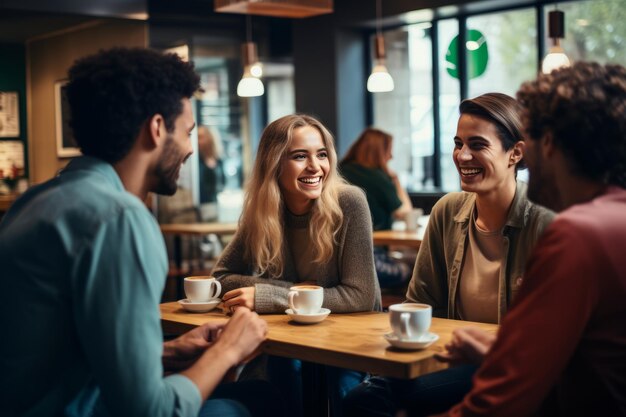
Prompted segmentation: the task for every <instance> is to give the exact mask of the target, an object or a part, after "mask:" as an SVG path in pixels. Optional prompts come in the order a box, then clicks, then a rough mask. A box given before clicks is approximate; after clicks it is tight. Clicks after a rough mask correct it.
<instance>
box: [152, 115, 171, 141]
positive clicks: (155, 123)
mask: <svg viewBox="0 0 626 417" xmlns="http://www.w3.org/2000/svg"><path fill="white" fill-rule="evenodd" d="M166 133H167V129H166V128H165V119H164V118H163V116H161V115H160V114H159V113H157V114H155V115H153V116H152V117H150V120H149V121H148V140H149V143H150V144H151V145H152V146H154V147H158V146H159V145H160V144H161V143H162V142H163V139H165V135H166Z"/></svg>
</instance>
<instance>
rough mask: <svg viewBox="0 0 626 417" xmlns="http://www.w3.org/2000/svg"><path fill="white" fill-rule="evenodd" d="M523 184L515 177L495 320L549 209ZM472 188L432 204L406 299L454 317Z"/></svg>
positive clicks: (508, 298) (518, 282)
mask: <svg viewBox="0 0 626 417" xmlns="http://www.w3.org/2000/svg"><path fill="white" fill-rule="evenodd" d="M526 189H527V184H526V183H524V182H521V181H517V188H516V191H515V197H514V199H513V204H512V206H511V209H510V211H509V215H508V217H507V220H506V223H505V226H504V228H503V230H502V234H503V236H504V246H503V248H502V250H503V252H504V257H503V262H502V268H501V270H500V294H499V297H498V322H500V320H501V319H502V317H503V316H504V313H506V311H507V310H508V308H509V306H510V304H511V301H512V300H513V299H514V298H515V296H516V294H517V292H518V290H519V288H520V286H521V284H522V276H523V274H524V268H525V266H526V260H527V258H528V256H529V255H530V252H531V251H532V249H533V247H534V246H535V243H536V242H537V240H538V239H539V237H540V236H541V234H542V233H543V231H544V229H545V228H546V226H547V225H548V224H550V222H551V221H552V218H553V217H554V213H553V212H552V211H550V210H548V209H546V208H544V207H541V206H538V205H535V204H533V203H531V202H530V201H528V199H527V198H526ZM475 209H476V194H474V193H467V192H458V193H450V194H447V195H445V196H444V197H442V198H441V199H440V200H439V201H438V202H437V204H435V206H434V207H433V210H432V212H431V214H430V220H429V221H428V227H427V228H426V233H425V234H424V240H423V241H422V244H421V246H420V250H419V253H418V254H417V260H416V262H415V269H414V270H413V277H412V278H411V282H410V283H409V288H408V291H407V294H406V298H407V301H410V302H419V303H426V304H430V305H432V307H433V315H434V316H436V317H444V318H451V319H458V318H459V317H458V313H457V311H456V297H457V290H458V287H459V277H460V276H461V270H462V266H463V258H464V256H465V248H466V245H467V233H468V230H469V220H470V218H471V217H470V216H473V215H474V210H475Z"/></svg>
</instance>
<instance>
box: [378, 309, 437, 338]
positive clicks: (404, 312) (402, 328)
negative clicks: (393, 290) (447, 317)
mask: <svg viewBox="0 0 626 417" xmlns="http://www.w3.org/2000/svg"><path fill="white" fill-rule="evenodd" d="M432 315H433V309H432V307H431V306H429V305H428V304H419V303H404V304H393V305H391V306H389V323H390V324H391V329H392V330H393V332H394V334H395V335H396V337H397V338H398V339H400V340H418V339H420V338H421V337H422V336H424V335H425V334H426V333H427V332H428V329H430V322H431V319H432Z"/></svg>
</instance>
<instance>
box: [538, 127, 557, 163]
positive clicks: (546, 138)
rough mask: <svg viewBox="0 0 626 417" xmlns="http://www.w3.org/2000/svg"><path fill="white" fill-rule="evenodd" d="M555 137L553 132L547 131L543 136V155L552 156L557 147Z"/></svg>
mask: <svg viewBox="0 0 626 417" xmlns="http://www.w3.org/2000/svg"><path fill="white" fill-rule="evenodd" d="M554 146H555V145H554V137H552V133H551V132H547V133H546V134H545V135H543V137H542V138H541V154H542V156H543V157H544V158H545V157H551V156H552V154H554V151H555V148H554Z"/></svg>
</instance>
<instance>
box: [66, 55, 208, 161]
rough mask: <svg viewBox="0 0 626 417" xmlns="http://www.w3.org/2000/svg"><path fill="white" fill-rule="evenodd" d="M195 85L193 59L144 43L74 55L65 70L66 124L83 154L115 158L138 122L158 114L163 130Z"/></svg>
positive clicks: (123, 151)
mask: <svg viewBox="0 0 626 417" xmlns="http://www.w3.org/2000/svg"><path fill="white" fill-rule="evenodd" d="M199 89H200V77H199V76H198V74H197V73H196V72H195V71H194V67H193V64H191V63H187V62H184V61H182V60H181V59H180V58H179V57H178V56H177V55H174V54H162V53H160V52H158V51H154V50H150V49H145V48H113V49H109V50H105V51H100V52H99V53H97V54H95V55H91V56H87V57H84V58H81V59H79V60H77V61H76V62H75V63H74V65H73V66H72V67H71V68H70V70H69V83H68V85H67V98H68V102H69V105H70V112H71V120H70V125H71V127H72V129H73V131H74V137H75V139H76V142H77V143H78V146H79V147H80V149H81V151H82V152H83V154H85V155H90V156H94V157H97V158H100V159H103V160H105V161H107V162H109V163H115V162H118V161H119V160H121V159H122V158H124V157H125V156H126V155H127V154H128V152H129V151H130V149H131V147H132V146H133V144H134V142H135V140H136V138H137V136H138V135H139V131H140V130H141V127H142V125H143V124H144V122H146V121H147V120H148V119H149V118H150V117H152V116H154V115H155V114H160V115H162V116H163V118H164V121H165V127H166V129H167V131H168V132H171V131H173V129H174V122H175V120H176V118H177V117H178V116H179V115H180V114H181V113H182V102H181V101H182V100H183V99H184V98H190V97H191V96H192V95H193V94H194V92H196V91H198V90H199Z"/></svg>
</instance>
